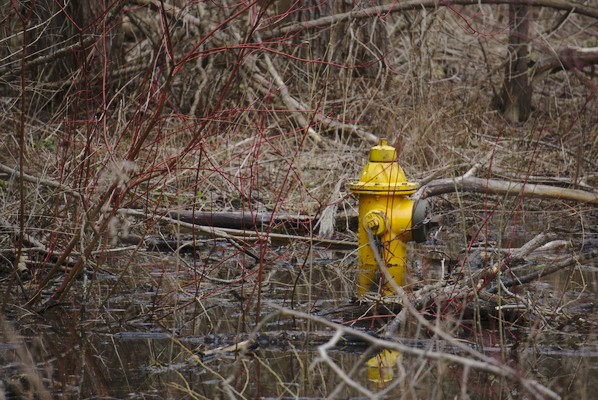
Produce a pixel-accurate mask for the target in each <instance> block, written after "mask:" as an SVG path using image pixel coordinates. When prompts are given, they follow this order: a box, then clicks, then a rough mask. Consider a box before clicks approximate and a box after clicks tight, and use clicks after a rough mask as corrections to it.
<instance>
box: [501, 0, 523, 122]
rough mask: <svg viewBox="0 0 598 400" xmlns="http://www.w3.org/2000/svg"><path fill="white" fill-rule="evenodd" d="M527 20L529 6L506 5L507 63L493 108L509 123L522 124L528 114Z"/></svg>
mask: <svg viewBox="0 0 598 400" xmlns="http://www.w3.org/2000/svg"><path fill="white" fill-rule="evenodd" d="M530 18H531V7H530V4H529V3H524V4H511V5H509V21H510V26H511V28H510V33H509V47H508V51H509V61H508V62H507V64H506V66H505V77H504V81H503V87H502V92H501V94H500V98H499V99H498V102H497V104H496V105H497V106H498V108H499V109H500V110H501V111H502V112H503V114H504V116H505V118H506V119H507V120H508V121H510V122H523V121H526V120H527V119H528V118H529V116H530V113H531V110H532V85H531V83H530V79H529V76H528V67H527V64H528V61H529V57H528V49H527V46H528V42H529V24H530Z"/></svg>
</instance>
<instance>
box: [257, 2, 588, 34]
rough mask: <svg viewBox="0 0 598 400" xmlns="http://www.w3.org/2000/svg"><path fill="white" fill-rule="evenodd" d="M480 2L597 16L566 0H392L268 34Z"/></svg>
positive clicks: (586, 7)
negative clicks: (394, 13) (400, 0)
mask: <svg viewBox="0 0 598 400" xmlns="http://www.w3.org/2000/svg"><path fill="white" fill-rule="evenodd" d="M480 4H529V5H531V6H532V7H548V8H553V9H555V10H563V11H570V12H574V13H577V14H580V15H585V16H587V17H592V18H598V7H592V6H587V5H584V4H579V3H574V2H572V1H566V0H452V1H438V0H410V1H403V2H393V3H392V4H387V5H381V6H376V7H370V8H364V9H361V10H355V11H351V12H347V13H342V14H335V15H330V16H326V17H322V18H318V19H315V20H312V21H307V22H301V23H297V24H292V25H287V26H285V27H283V28H281V29H279V30H276V31H274V32H273V33H272V34H270V35H268V36H270V37H273V36H281V35H286V34H289V33H295V32H299V31H302V30H304V29H310V28H316V27H320V26H325V25H331V24H335V23H338V22H341V21H346V20H350V19H359V18H369V17H374V16H379V15H381V14H385V13H391V12H399V11H404V10H416V9H421V8H438V7H441V6H456V5H459V6H467V5H480Z"/></svg>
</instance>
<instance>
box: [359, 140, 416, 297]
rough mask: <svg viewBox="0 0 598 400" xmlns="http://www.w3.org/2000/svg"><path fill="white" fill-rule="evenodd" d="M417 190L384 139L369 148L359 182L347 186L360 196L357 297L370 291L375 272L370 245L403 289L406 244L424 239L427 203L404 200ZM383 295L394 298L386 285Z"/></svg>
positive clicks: (375, 267) (374, 261) (376, 266)
mask: <svg viewBox="0 0 598 400" xmlns="http://www.w3.org/2000/svg"><path fill="white" fill-rule="evenodd" d="M417 187H418V185H417V184H416V183H413V182H407V178H406V177H405V173H404V172H403V169H402V168H401V167H400V166H399V164H397V152H396V150H395V148H394V147H392V146H389V145H388V143H387V141H386V139H381V140H380V143H379V144H378V145H377V146H374V147H372V149H371V150H370V162H369V163H368V164H367V165H366V166H365V168H364V169H363V172H362V173H361V177H360V180H359V182H356V183H352V184H351V185H350V189H351V192H352V193H355V194H358V195H359V262H360V270H359V272H358V275H357V296H358V297H362V296H363V295H364V294H366V293H367V292H369V291H370V289H371V287H372V284H373V282H374V280H375V278H376V271H378V263H377V262H376V256H375V253H374V250H373V249H372V247H373V246H371V245H372V244H373V243H371V242H372V241H373V242H374V243H375V245H376V246H375V247H377V248H378V249H379V250H380V253H379V254H380V255H381V257H382V259H383V261H384V264H385V266H386V268H387V270H388V272H389V274H390V275H391V276H392V277H393V280H394V281H395V282H396V283H397V285H399V286H404V285H405V270H406V258H405V256H406V250H405V242H407V241H410V240H414V241H416V242H422V241H425V236H426V234H425V226H424V225H425V224H424V219H425V218H426V214H427V202H426V201H424V200H420V201H414V200H411V199H408V198H407V196H409V195H411V194H413V193H415V191H416V190H417ZM382 293H383V294H388V295H391V294H394V290H393V289H392V286H391V285H390V284H389V283H388V282H387V283H386V284H385V285H384V287H383V289H382Z"/></svg>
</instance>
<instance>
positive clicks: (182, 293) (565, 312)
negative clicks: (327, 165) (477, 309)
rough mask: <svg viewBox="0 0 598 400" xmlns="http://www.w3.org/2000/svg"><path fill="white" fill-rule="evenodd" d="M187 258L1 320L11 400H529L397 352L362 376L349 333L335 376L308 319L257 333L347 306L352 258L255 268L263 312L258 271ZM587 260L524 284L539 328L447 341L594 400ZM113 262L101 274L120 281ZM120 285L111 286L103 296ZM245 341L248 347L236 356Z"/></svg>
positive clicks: (415, 337) (100, 282)
mask: <svg viewBox="0 0 598 400" xmlns="http://www.w3.org/2000/svg"><path fill="white" fill-rule="evenodd" d="M220 250H222V251H223V253H225V252H226V251H227V249H224V250H223V249H220ZM185 257H186V261H185V263H182V264H181V265H179V266H178V267H177V268H175V269H174V270H173V269H172V267H173V265H172V264H170V262H171V261H172V259H171V258H163V259H162V260H160V261H158V262H155V263H152V262H148V263H140V264H139V265H136V266H129V267H127V270H126V273H125V274H122V275H117V274H116V273H107V272H100V273H97V274H95V276H94V277H93V279H91V280H89V281H86V282H81V285H82V286H84V285H85V284H86V285H87V298H86V299H84V300H83V301H82V304H84V305H83V306H78V307H74V306H72V305H69V304H61V305H58V306H55V307H52V308H50V309H47V310H45V311H44V312H42V313H40V314H34V313H22V312H15V311H13V312H12V313H11V314H9V316H11V315H12V321H11V322H8V321H5V322H4V328H3V333H4V338H3V340H2V343H1V344H0V355H1V361H2V363H1V365H0V372H1V375H2V376H3V378H2V382H3V388H2V389H3V391H4V393H5V396H6V398H23V397H24V396H27V395H28V393H33V392H36V393H38V392H39V391H40V388H36V387H35V385H33V384H32V383H31V380H34V379H39V380H40V382H42V388H43V390H45V393H46V394H47V395H48V396H50V397H54V398H146V399H151V398H155V399H162V398H173V399H175V398H176V399H179V398H193V399H195V398H205V399H216V398H248V399H251V398H322V397H327V396H330V395H332V394H334V396H335V397H336V398H367V397H368V396H369V395H371V394H373V393H378V394H379V395H381V396H382V397H383V398H400V397H401V396H403V397H405V398H454V397H459V396H462V395H463V393H467V394H468V395H469V396H471V398H484V399H486V398H509V397H511V398H522V397H520V396H523V393H524V391H523V390H522V388H521V387H519V386H518V385H514V384H513V382H511V381H508V380H506V379H502V378H500V377H497V376H494V375H492V374H489V373H486V372H483V371H476V370H468V371H465V370H464V368H463V367H462V366H459V365H456V364H451V363H446V362H431V361H428V360H425V359H422V358H418V357H413V356H403V355H401V356H399V357H400V359H399V360H400V362H399V363H398V364H395V365H394V366H393V367H390V368H385V369H382V370H381V369H380V368H371V367H368V364H367V361H368V360H370V359H372V358H373V357H375V356H376V354H378V353H379V352H380V350H381V349H373V348H371V347H370V346H368V344H367V343H364V342H363V341H359V340H355V338H351V337H345V338H344V340H342V341H341V342H339V344H338V345H337V346H334V347H332V348H331V349H330V350H329V351H328V352H327V353H326V354H327V356H328V357H329V361H330V362H332V363H334V365H335V366H336V367H338V368H339V369H340V370H341V371H343V373H342V374H339V372H338V371H335V370H334V367H332V366H331V364H327V363H326V362H324V360H322V358H321V355H322V354H321V353H320V352H319V351H318V350H319V348H320V346H322V345H324V344H325V343H327V341H328V340H330V338H331V336H332V334H333V333H334V331H333V330H331V329H330V328H327V327H325V326H323V325H321V324H318V323H317V322H314V321H308V320H305V319H300V318H290V317H276V318H274V319H272V320H270V321H268V323H267V324H265V325H263V326H260V327H259V331H256V321H259V320H262V319H263V317H265V316H267V315H269V314H271V313H273V312H275V310H274V309H273V308H272V305H276V306H280V307H286V308H293V309H297V310H301V311H305V312H322V310H329V309H330V310H331V309H335V308H338V307H343V306H346V305H347V304H351V296H352V290H353V283H352V276H353V275H354V271H352V270H351V269H352V268H353V267H352V265H354V254H353V253H352V252H339V251H336V252H331V251H324V250H318V249H314V250H312V252H310V255H309V257H307V258H305V259H300V258H296V259H294V258H290V259H288V258H285V259H284V260H283V261H282V262H273V263H272V264H271V265H270V266H268V268H265V269H264V271H263V276H262V281H263V284H262V288H261V293H260V296H261V299H260V315H259V317H258V316H256V310H257V296H258V294H257V293H258V292H257V288H256V285H255V276H256V273H255V270H250V269H249V270H247V271H246V274H245V278H244V280H240V279H238V276H237V275H235V271H234V268H233V267H234V265H235V263H236V262H237V261H238V260H237V261H231V262H230V263H231V265H230V266H231V268H230V270H229V272H227V273H223V272H222V271H221V272H220V273H219V275H218V277H217V278H215V279H213V280H211V281H208V280H206V279H204V276H203V275H201V277H200V278H198V271H197V269H194V268H191V267H190V265H192V260H191V258H189V256H185ZM416 258H417V257H416ZM289 260H290V261H289ZM421 260H423V261H421V262H427V264H426V265H427V266H428V267H429V268H430V271H431V272H432V273H431V276H434V275H435V273H436V272H437V270H436V272H435V269H437V268H438V267H439V264H438V261H437V260H427V259H426V254H423V255H422V256H421ZM150 261H151V257H150ZM595 261H596V260H595V258H591V259H587V260H584V261H583V263H582V264H583V265H582V267H580V268H577V269H573V270H568V271H561V272H560V273H558V274H555V275H553V276H550V277H549V278H547V279H544V280H543V281H542V282H539V283H536V284H534V285H533V286H532V289H533V291H534V293H535V295H536V297H535V298H537V299H540V298H543V296H544V297H545V298H546V301H547V302H548V301H549V300H550V299H552V300H554V299H558V300H559V301H558V304H560V306H559V307H557V308H554V309H553V310H554V315H547V316H545V318H546V319H547V320H546V321H538V324H537V326H534V325H533V324H527V325H519V324H517V323H514V324H512V325H508V326H502V327H501V326H499V325H498V324H497V323H496V322H493V321H487V322H485V323H484V326H481V327H479V326H476V327H473V328H472V327H471V326H469V327H468V323H467V321H464V323H463V324H462V325H461V327H460V328H459V327H458V325H459V324H456V325H453V328H455V326H457V328H455V330H454V331H453V332H454V333H455V334H457V335H458V336H460V337H461V338H462V340H464V341H466V342H468V343H471V344H472V345H473V346H474V347H475V348H477V349H478V350H481V351H483V352H484V353H485V354H487V355H490V356H491V357H495V358H498V359H501V360H503V361H504V362H505V363H506V364H508V365H510V366H512V367H514V368H517V369H518V370H520V371H522V373H524V374H526V375H527V376H529V377H530V378H533V379H536V380H538V381H540V382H542V383H544V384H545V385H547V386H548V387H550V388H551V389H552V390H554V391H556V392H557V393H559V394H560V395H562V396H563V397H565V398H580V399H583V398H592V395H593V393H596V392H598V381H597V380H596V379H593V378H592V377H595V376H598V337H597V334H596V332H598V329H597V328H598V325H597V321H598V319H597V318H596V317H595V315H596V311H597V309H596V308H597V305H596V302H595V298H596V295H597V294H598V290H597V282H598V272H597V270H596V267H595ZM117 262H118V260H114V264H115V265H114V266H110V264H107V267H106V269H105V270H106V271H110V270H113V271H121V272H122V268H121V267H119V266H117V265H116V264H117ZM427 279H432V278H430V277H428V278H427ZM116 284H117V285H118V290H117V291H114V292H112V293H111V292H110V291H111V290H112V289H113V288H114V285H116ZM83 293H85V292H84V291H83V290H80V291H79V293H78V296H84V295H83ZM73 301H74V299H73ZM538 301H540V300H538ZM334 315H335V316H334V317H331V318H332V319H335V320H338V321H340V322H344V323H345V324H347V325H352V323H351V320H350V319H346V318H345V319H344V320H343V318H341V317H339V314H334ZM379 326H381V325H380V324H372V322H371V321H370V320H366V323H363V322H362V323H360V324H357V325H356V327H357V328H358V329H361V330H363V331H367V332H370V333H372V334H376V328H377V327H379ZM378 333H379V332H378ZM252 334H255V335H254V336H251V335H252ZM249 338H252V339H253V341H252V343H251V345H250V346H249V347H244V346H245V343H246V342H245V341H246V340H247V339H249ZM401 342H402V343H406V344H410V345H412V346H414V347H418V348H422V349H430V350H433V349H438V348H443V349H446V351H447V352H449V353H450V352H454V353H455V354H459V351H457V350H455V349H453V348H451V347H450V346H448V345H447V343H445V342H443V341H441V340H438V339H437V338H434V337H430V335H428V334H424V333H422V332H421V331H419V332H418V331H417V328H415V331H414V330H413V329H407V330H405V332H404V336H403V337H402V339H401ZM235 345H238V346H240V348H241V349H240V350H239V349H238V348H236V347H235ZM397 365H398V367H397ZM343 374H344V375H343ZM380 374H382V376H383V377H384V379H383V378H381V376H380ZM28 376H29V377H28ZM464 377H465V378H464ZM352 382H353V383H357V384H359V385H361V386H360V387H359V388H356V387H355V386H354V385H352V384H351V383H352ZM41 394H42V395H41V396H40V398H43V394H44V393H43V392H42V393H41ZM38 395H39V393H38Z"/></svg>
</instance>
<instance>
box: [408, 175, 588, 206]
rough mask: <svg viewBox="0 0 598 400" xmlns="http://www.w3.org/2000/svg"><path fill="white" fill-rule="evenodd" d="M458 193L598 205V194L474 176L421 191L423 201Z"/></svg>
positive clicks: (439, 182)
mask: <svg viewBox="0 0 598 400" xmlns="http://www.w3.org/2000/svg"><path fill="white" fill-rule="evenodd" d="M458 191H463V192H473V193H488V194H502V195H508V196H519V195H522V196H524V197H540V198H550V199H561V200H573V201H579V202H582V203H589V204H598V194H597V193H596V192H588V191H584V190H577V189H567V188H561V187H554V186H548V185H538V184H532V183H522V182H509V181H499V180H495V179H482V178H476V177H473V176H461V177H458V178H445V179H437V180H434V181H431V182H430V183H428V184H427V185H426V186H424V187H422V188H421V189H420V190H419V192H418V193H419V196H420V198H422V199H425V198H426V197H431V196H438V195H440V194H445V193H454V192H458Z"/></svg>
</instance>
